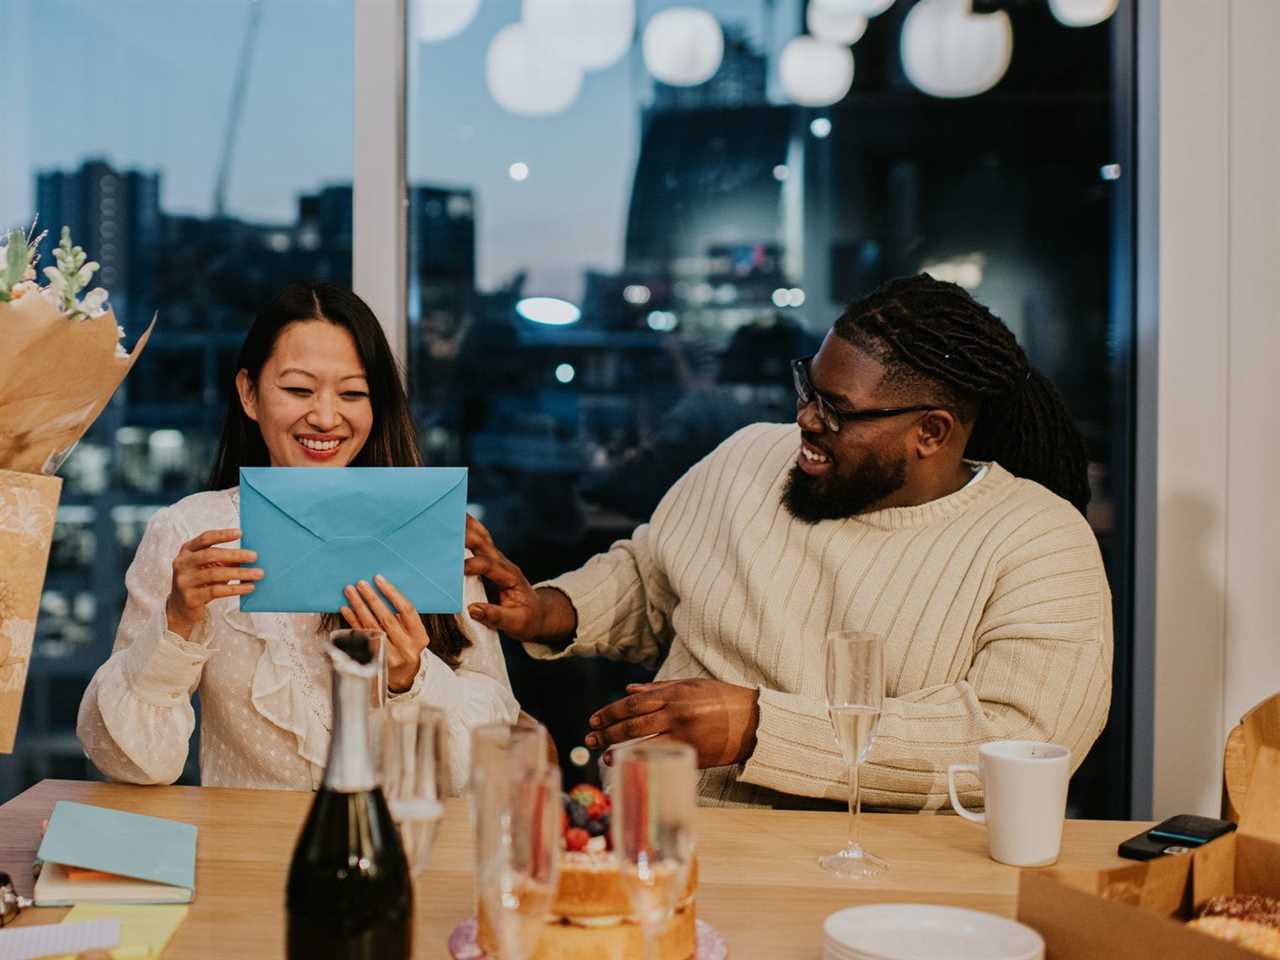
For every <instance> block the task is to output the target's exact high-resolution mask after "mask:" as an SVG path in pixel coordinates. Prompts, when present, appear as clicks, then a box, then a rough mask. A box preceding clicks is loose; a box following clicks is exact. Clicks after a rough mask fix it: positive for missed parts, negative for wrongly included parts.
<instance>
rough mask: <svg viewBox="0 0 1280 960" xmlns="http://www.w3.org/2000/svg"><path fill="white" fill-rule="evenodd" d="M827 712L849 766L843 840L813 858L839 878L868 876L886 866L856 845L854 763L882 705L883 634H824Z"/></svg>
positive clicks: (867, 746) (863, 751)
mask: <svg viewBox="0 0 1280 960" xmlns="http://www.w3.org/2000/svg"><path fill="white" fill-rule="evenodd" d="M826 661H827V712H828V714H829V715H830V717H831V726H832V728H833V729H834V730H835V735H836V742H837V743H838V744H839V745H840V752H841V754H842V755H843V757H844V762H845V764H846V765H847V766H848V768H849V840H848V842H847V843H846V844H845V846H844V849H842V850H839V851H837V852H836V853H833V854H830V855H828V856H825V857H819V858H818V863H819V864H821V865H822V867H823V869H825V870H830V871H831V872H832V873H834V874H837V875H838V876H841V877H850V878H854V879H859V878H863V877H874V876H876V875H877V874H881V873H884V872H885V871H886V870H888V869H889V864H887V863H886V862H885V861H884V860H882V859H880V858H879V857H877V856H875V855H874V854H872V853H868V852H867V851H866V850H864V849H863V847H862V838H861V833H860V823H859V816H858V814H859V811H860V809H861V806H862V802H861V797H860V796H859V791H858V768H859V766H860V765H861V763H862V761H863V760H864V759H865V758H866V756H867V751H868V750H870V749H871V743H872V741H873V740H874V739H875V735H876V726H877V724H878V723H879V722H880V709H881V707H882V706H883V704H884V639H883V638H882V637H880V636H879V635H878V634H874V633H864V632H857V631H850V632H839V633H832V634H829V635H828V636H827V656H826Z"/></svg>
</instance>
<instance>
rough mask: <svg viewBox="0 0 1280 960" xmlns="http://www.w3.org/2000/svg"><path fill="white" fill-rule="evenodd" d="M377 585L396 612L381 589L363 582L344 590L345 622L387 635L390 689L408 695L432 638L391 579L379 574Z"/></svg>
mask: <svg viewBox="0 0 1280 960" xmlns="http://www.w3.org/2000/svg"><path fill="white" fill-rule="evenodd" d="M373 582H374V583H376V584H377V585H378V590H381V591H382V592H383V594H385V595H386V597H387V599H388V600H390V601H391V605H392V606H393V607H395V612H394V613H392V612H391V610H389V609H387V605H386V604H385V603H384V602H383V601H382V597H380V596H379V595H378V590H374V589H373V587H372V586H370V585H369V582H368V581H367V580H361V581H360V583H359V584H357V585H356V586H354V587H352V586H348V587H347V588H346V589H345V590H343V594H344V595H345V596H346V598H347V606H345V607H343V608H342V619H343V620H345V621H347V624H348V625H349V626H350V627H351V628H352V629H353V630H381V631H382V632H383V633H385V634H386V635H387V687H388V689H390V691H391V692H392V693H404V692H405V691H406V690H408V689H409V688H410V687H411V686H413V678H414V677H416V676H417V675H418V667H419V665H420V664H421V662H422V651H423V650H425V649H426V648H427V644H428V643H429V642H430V638H429V637H428V636H427V631H426V628H425V627H423V625H422V618H421V617H420V616H418V611H417V610H415V609H414V608H413V604H411V603H410V602H409V601H408V600H407V599H405V596H404V594H402V593H401V592H400V591H399V590H397V589H396V588H395V587H393V586H392V585H391V581H390V580H388V579H387V578H386V577H384V576H382V575H381V574H379V575H378V576H376V577H374V578H373Z"/></svg>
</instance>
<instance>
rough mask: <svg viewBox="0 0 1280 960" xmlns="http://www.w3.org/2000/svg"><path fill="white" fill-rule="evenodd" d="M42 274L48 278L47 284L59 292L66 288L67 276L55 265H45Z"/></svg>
mask: <svg viewBox="0 0 1280 960" xmlns="http://www.w3.org/2000/svg"><path fill="white" fill-rule="evenodd" d="M44 275H45V276H46V277H48V278H49V286H50V287H51V288H52V289H54V290H56V291H58V292H59V293H61V292H62V291H63V290H65V289H66V288H67V278H66V277H65V276H64V275H63V274H62V273H61V272H60V271H59V270H58V268H57V267H45V268H44Z"/></svg>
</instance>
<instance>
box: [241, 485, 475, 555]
mask: <svg viewBox="0 0 1280 960" xmlns="http://www.w3.org/2000/svg"><path fill="white" fill-rule="evenodd" d="M466 477H467V471H466V469H465V468H462V467H435V468H427V467H344V468H340V469H325V468H322V467H243V468H241V470H240V482H241V483H242V484H244V485H247V486H249V487H251V488H252V489H253V490H254V491H255V492H256V493H258V494H259V495H260V496H262V497H263V498H264V499H266V500H268V501H269V502H270V503H271V504H272V505H273V506H274V507H276V509H278V510H280V512H281V513H283V514H285V515H286V516H288V517H289V518H290V519H292V520H293V521H295V522H296V523H298V524H299V525H300V526H302V527H304V528H305V529H306V530H307V531H308V532H310V533H311V534H313V535H314V536H316V537H318V538H320V539H321V540H330V539H332V538H335V537H360V536H374V537H377V536H385V535H387V534H390V533H393V532H395V531H396V530H398V529H400V528H401V527H403V526H405V525H406V524H408V523H410V522H411V521H412V520H413V519H414V518H416V517H417V516H419V515H420V514H422V513H424V512H425V511H427V510H430V509H431V507H432V506H434V505H435V504H436V503H437V502H439V501H440V499H442V498H443V497H445V496H447V495H448V494H449V493H451V492H452V491H453V490H455V489H457V487H458V486H459V485H460V484H465V482H466Z"/></svg>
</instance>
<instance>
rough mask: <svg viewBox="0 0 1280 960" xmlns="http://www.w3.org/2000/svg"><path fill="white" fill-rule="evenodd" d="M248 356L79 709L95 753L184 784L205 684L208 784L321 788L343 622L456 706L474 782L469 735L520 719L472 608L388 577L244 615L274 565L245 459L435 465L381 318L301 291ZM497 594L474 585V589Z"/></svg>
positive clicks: (165, 515)
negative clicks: (331, 665)
mask: <svg viewBox="0 0 1280 960" xmlns="http://www.w3.org/2000/svg"><path fill="white" fill-rule="evenodd" d="M236 366H237V369H238V372H237V374H236V392H235V393H234V394H233V395H232V397H231V398H230V401H229V404H228V408H227V417H226V424H225V426H224V430H223V435H222V442H221V446H220V449H219V451H218V456H217V461H216V465H215V467H214V471H213V476H212V478H211V480H210V484H209V486H210V489H209V490H208V491H207V492H205V493H199V494H196V495H194V496H191V497H187V498H186V499H184V500H181V501H179V502H178V503H177V504H175V505H174V506H172V507H170V508H168V509H166V510H161V511H160V512H159V513H157V514H156V515H155V517H154V518H153V519H152V521H151V523H150V524H149V525H148V527H147V532H146V534H145V535H144V537H143V540H142V543H141V545H140V546H139V547H138V553H137V557H136V558H135V560H134V562H133V565H132V566H131V567H130V568H129V573H128V576H127V577H126V585H127V587H128V590H129V599H128V603H127V605H126V607H125V611H124V615H123V617H122V618H121V621H120V629H119V631H118V633H117V635H116V644H115V649H114V651H113V653H112V655H111V658H110V659H109V660H107V662H106V663H105V664H103V666H102V667H101V668H100V669H99V670H98V672H97V673H96V674H95V676H94V679H93V681H92V683H91V684H90V685H89V689H88V690H87V691H86V692H85V696H84V700H83V702H82V703H81V706H80V717H79V724H78V732H79V734H80V738H81V740H82V741H83V743H84V747H85V752H86V753H87V754H88V756H89V757H90V759H91V760H93V762H94V763H95V764H97V766H98V768H99V769H100V770H102V771H103V772H104V773H106V774H107V775H108V776H110V777H112V778H113V779H119V780H126V781H130V782H135V783H169V782H172V781H173V780H174V779H176V778H177V776H178V774H179V773H180V772H181V770H182V767H183V765H184V763H185V762H186V757H187V751H188V741H189V739H190V736H191V733H192V730H193V727H194V722H195V717H194V712H193V711H192V707H191V702H190V697H191V695H192V694H193V693H195V692H197V691H199V693H200V695H201V704H202V713H201V736H202V742H201V752H200V772H201V779H202V781H203V783H204V784H206V785H216V786H239V787H287V788H299V787H303V788H306V787H311V788H314V787H315V786H317V785H318V784H319V782H320V777H321V774H322V773H323V769H324V764H325V757H326V753H327V750H328V742H329V735H330V730H331V728H332V717H333V706H332V703H331V701H330V691H329V684H328V673H329V669H328V662H327V657H326V655H325V643H324V635H325V633H326V631H327V630H328V629H332V628H333V627H335V626H338V625H340V623H341V619H345V620H346V621H347V623H348V624H350V625H352V626H364V627H366V628H372V629H381V630H384V631H385V632H386V634H387V640H388V651H387V662H388V687H389V691H388V692H389V693H390V694H391V695H392V697H393V698H401V699H405V700H409V701H414V702H421V703H426V704H430V705H432V706H436V707H439V708H441V709H443V710H444V712H445V713H446V715H447V716H448V718H449V732H450V749H449V756H450V761H451V767H452V773H453V784H454V786H455V787H456V788H461V786H462V785H463V783H464V782H465V778H466V771H467V767H468V763H469V755H470V753H469V744H470V731H471V728H472V727H474V726H477V725H479V724H484V723H494V722H511V721H513V720H514V719H515V717H516V714H517V713H518V707H517V705H516V702H515V699H514V697H513V696H512V694H511V688H510V683H509V682H508V680H507V673H506V668H505V666H504V664H503V659H502V653H501V650H500V649H499V646H498V638H497V635H496V634H495V633H494V632H493V631H492V630H489V629H486V628H484V627H481V626H479V625H478V624H476V623H474V622H473V621H471V620H470V618H469V617H467V616H466V615H465V614H463V615H460V616H459V617H456V618H455V617H446V616H438V615H434V616H421V615H419V614H418V612H417V611H416V610H414V609H413V608H412V607H411V606H410V605H409V604H408V601H406V600H405V599H404V598H403V597H402V596H401V595H400V593H399V591H397V590H396V588H395V585H394V584H392V583H390V582H389V581H387V580H386V579H385V578H384V577H381V576H379V575H378V571H376V570H370V571H368V573H367V575H366V576H367V578H368V580H367V581H366V580H361V581H360V583H359V588H358V590H357V589H356V588H355V587H351V588H348V595H347V596H346V597H343V596H335V597H334V598H333V610H334V612H333V613H332V614H328V615H325V616H320V615H318V614H302V613H297V614H287V615H282V614H251V613H243V612H241V611H240V609H239V604H238V600H237V598H238V597H240V596H245V595H247V594H249V593H252V592H253V590H254V584H255V583H256V582H257V581H259V580H261V579H262V578H263V576H264V572H263V571H262V570H260V569H257V568H255V567H252V566H249V565H250V564H252V563H254V562H255V561H256V559H257V557H256V555H255V554H254V553H253V552H252V551H248V550H241V549H238V547H239V543H238V541H239V538H240V530H239V529H238V525H239V522H240V516H239V513H240V500H239V487H238V483H239V471H240V468H241V467H249V466H272V467H315V466H327V467H345V466H365V467H380V466H402V467H411V466H420V465H421V461H420V458H419V454H418V443H417V437H416V434H415V432H414V429H413V424H412V421H411V420H410V418H409V414H408V401H407V399H406V397H405V393H404V388H403V386H402V385H401V382H400V379H399V374H398V373H397V370H396V367H395V361H394V359H393V358H392V355H391V350H390V348H389V347H388V345H387V342H386V339H385V337H384V336H383V334H382V328H381V327H380V326H379V324H378V320H377V318H376V317H375V316H374V315H373V313H372V311H370V309H369V307H368V306H367V305H366V304H365V303H364V301H362V300H361V299H360V298H359V297H357V296H356V295H355V294H353V293H351V292H350V291H349V290H345V289H343V288H341V287H337V286H333V285H331V284H318V283H317V284H297V285H293V286H290V287H288V288H286V289H285V290H284V291H283V292H282V293H281V294H280V295H279V296H277V297H276V298H275V299H274V300H273V301H272V302H271V303H270V304H268V305H267V306H266V307H265V308H264V309H263V311H262V312H261V313H260V314H259V315H258V317H257V319H256V320H255V321H254V324H253V326H252V327H251V328H250V330H249V333H248V335H247V336H246V338H245V342H244V345H243V347H242V348H241V351H240V356H239V358H238V360H237V363H236ZM201 531H203V532H201ZM370 581H371V582H372V583H373V584H376V585H377V589H376V590H375V589H374V587H373V586H371V584H370ZM383 597H385V598H386V601H388V602H384V601H383ZM483 597H484V591H483V588H482V587H481V586H480V584H479V583H478V582H477V581H475V580H474V579H473V580H470V581H468V583H467V584H466V586H465V588H464V598H465V600H466V601H467V602H472V601H474V600H477V599H483ZM393 609H394V611H395V612H394V613H393V612H391V611H392V610H393ZM340 618H341V619H340Z"/></svg>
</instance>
